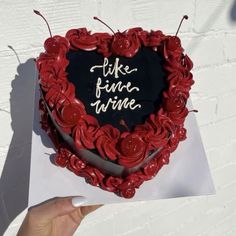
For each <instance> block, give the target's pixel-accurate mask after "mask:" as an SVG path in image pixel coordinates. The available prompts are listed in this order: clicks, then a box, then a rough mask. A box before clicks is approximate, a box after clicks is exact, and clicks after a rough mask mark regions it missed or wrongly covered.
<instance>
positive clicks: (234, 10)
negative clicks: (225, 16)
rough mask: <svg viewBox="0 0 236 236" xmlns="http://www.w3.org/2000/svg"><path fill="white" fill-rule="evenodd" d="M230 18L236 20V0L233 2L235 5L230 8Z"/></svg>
mask: <svg viewBox="0 0 236 236" xmlns="http://www.w3.org/2000/svg"><path fill="white" fill-rule="evenodd" d="M230 19H231V20H232V21H236V1H234V2H233V5H232V7H231V10H230Z"/></svg>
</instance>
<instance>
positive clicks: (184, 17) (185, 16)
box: [175, 15, 188, 36]
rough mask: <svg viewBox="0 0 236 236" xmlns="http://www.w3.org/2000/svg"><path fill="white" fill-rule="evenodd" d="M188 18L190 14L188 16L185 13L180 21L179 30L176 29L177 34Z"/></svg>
mask: <svg viewBox="0 0 236 236" xmlns="http://www.w3.org/2000/svg"><path fill="white" fill-rule="evenodd" d="M187 19H188V16H187V15H184V16H183V18H182V19H181V21H180V23H179V27H178V29H177V31H176V34H175V36H177V34H178V33H179V30H180V27H181V25H182V23H183V20H187Z"/></svg>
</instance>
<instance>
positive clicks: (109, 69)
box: [90, 57, 138, 79]
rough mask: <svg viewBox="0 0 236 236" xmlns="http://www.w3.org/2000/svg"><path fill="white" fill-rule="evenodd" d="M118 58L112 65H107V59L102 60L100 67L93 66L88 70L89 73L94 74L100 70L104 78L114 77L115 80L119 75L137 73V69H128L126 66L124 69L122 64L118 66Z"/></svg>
mask: <svg viewBox="0 0 236 236" xmlns="http://www.w3.org/2000/svg"><path fill="white" fill-rule="evenodd" d="M119 60H120V59H119V58H116V59H115V63H114V65H112V64H109V61H108V58H106V57H105V58H104V61H103V64H102V65H95V66H93V67H91V68H90V72H94V70H95V69H99V68H100V69H102V73H103V76H104V77H107V76H108V75H114V77H115V78H116V79H117V78H119V73H120V74H122V75H127V74H131V73H132V72H135V71H137V70H138V69H137V68H134V69H130V68H129V66H128V65H126V66H125V67H124V65H123V64H119Z"/></svg>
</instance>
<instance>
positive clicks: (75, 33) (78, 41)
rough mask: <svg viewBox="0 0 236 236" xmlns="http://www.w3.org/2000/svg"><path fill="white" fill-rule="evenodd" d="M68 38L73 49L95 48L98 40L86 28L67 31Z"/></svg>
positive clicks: (88, 49)
mask: <svg viewBox="0 0 236 236" xmlns="http://www.w3.org/2000/svg"><path fill="white" fill-rule="evenodd" d="M66 38H67V39H68V41H69V42H70V45H71V47H72V48H73V49H78V48H79V49H82V50H87V51H91V50H95V49H96V48H97V44H98V40H97V38H96V37H95V36H94V35H92V34H91V32H90V31H88V30H87V29H86V28H80V29H71V30H69V31H68V32H67V33H66Z"/></svg>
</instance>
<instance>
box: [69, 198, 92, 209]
mask: <svg viewBox="0 0 236 236" xmlns="http://www.w3.org/2000/svg"><path fill="white" fill-rule="evenodd" d="M87 201H88V200H87V199H86V198H85V197H73V198H72V199H71V203H72V205H73V206H74V207H79V206H81V205H83V204H84V203H85V202H87Z"/></svg>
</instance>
